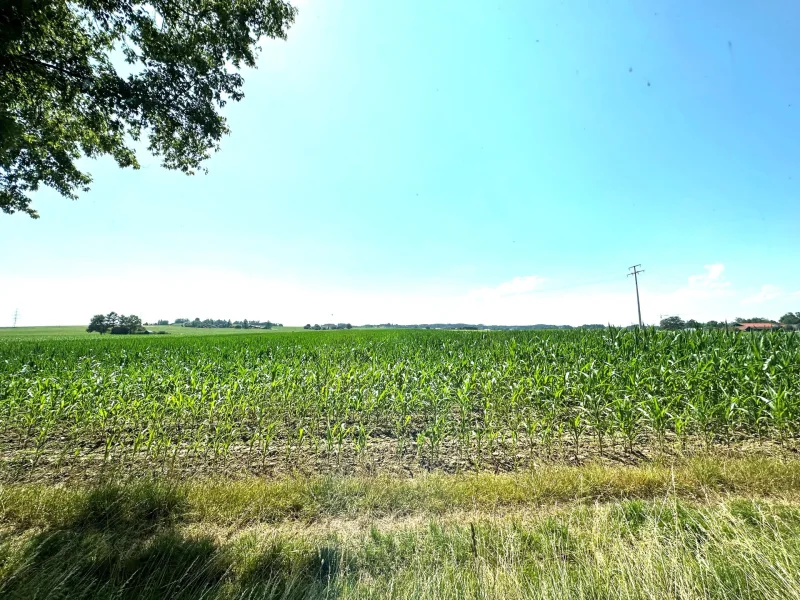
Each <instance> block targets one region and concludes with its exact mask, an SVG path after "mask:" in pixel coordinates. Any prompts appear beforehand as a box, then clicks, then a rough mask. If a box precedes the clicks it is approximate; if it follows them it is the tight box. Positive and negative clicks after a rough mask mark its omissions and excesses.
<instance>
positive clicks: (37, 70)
mask: <svg viewBox="0 0 800 600" xmlns="http://www.w3.org/2000/svg"><path fill="white" fill-rule="evenodd" d="M295 14H296V9H295V8H293V7H292V6H291V5H290V4H289V3H288V2H286V1H284V0H237V1H236V2H231V1H229V0H151V1H150V2H148V3H138V2H133V1H130V0H73V1H71V2H67V1H66V0H0V209H2V210H3V212H5V213H9V214H10V213H15V212H24V213H27V214H28V215H30V216H31V217H34V218H36V217H37V216H38V214H37V212H36V211H35V210H34V209H33V208H31V206H30V203H31V199H30V197H29V193H30V192H32V191H35V190H37V189H38V188H39V187H40V186H41V185H46V186H49V187H51V188H54V189H55V190H57V191H58V192H59V193H60V194H62V195H63V196H66V197H68V198H72V199H74V198H76V197H77V192H79V191H82V190H86V189H88V185H89V183H90V182H91V176H90V175H89V174H88V173H86V172H83V171H81V170H80V169H79V168H78V167H77V165H76V161H77V160H78V159H79V158H80V157H81V156H87V157H98V156H101V155H109V156H111V157H113V158H114V160H115V161H116V162H117V164H118V165H119V166H120V167H133V168H138V166H139V163H138V162H137V159H136V154H135V152H134V149H133V144H134V143H135V142H136V141H138V140H140V139H142V138H146V139H147V142H148V149H149V151H150V152H151V153H152V154H154V155H156V156H159V157H161V158H162V163H163V165H164V166H165V167H166V168H168V169H177V170H180V171H183V172H184V173H187V174H192V173H194V172H196V171H197V170H198V169H201V165H202V162H203V161H204V160H205V159H206V158H207V157H208V156H209V155H210V154H211V152H212V151H215V150H216V149H217V148H218V146H219V142H220V139H221V138H222V136H223V135H224V134H225V133H227V132H228V127H227V124H226V121H225V118H224V117H223V116H222V115H221V114H220V112H219V111H220V109H221V108H222V107H223V106H224V105H225V104H226V102H228V101H229V100H234V101H238V100H241V99H242V98H243V96H244V95H243V93H242V84H243V79H242V77H241V75H240V74H239V69H240V68H241V67H243V66H248V67H254V66H255V60H256V56H257V52H258V50H259V47H258V43H259V40H260V39H262V38H264V37H268V38H281V39H285V37H286V32H287V30H288V28H289V27H290V25H291V24H292V23H293V21H294V17H295Z"/></svg>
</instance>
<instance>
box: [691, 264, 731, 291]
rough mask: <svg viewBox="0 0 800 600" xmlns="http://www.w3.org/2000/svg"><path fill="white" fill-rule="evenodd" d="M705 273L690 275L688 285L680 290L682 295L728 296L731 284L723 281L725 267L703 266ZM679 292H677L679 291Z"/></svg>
mask: <svg viewBox="0 0 800 600" xmlns="http://www.w3.org/2000/svg"><path fill="white" fill-rule="evenodd" d="M704 268H705V270H706V272H705V273H703V274H702V275H690V276H689V283H688V285H687V286H686V287H685V288H681V290H683V292H684V293H690V294H695V295H697V294H699V295H708V294H717V295H730V294H731V293H732V292H731V289H730V288H731V283H730V281H727V280H726V279H725V265H723V264H721V263H714V264H710V265H705V267H704ZM681 290H679V291H681Z"/></svg>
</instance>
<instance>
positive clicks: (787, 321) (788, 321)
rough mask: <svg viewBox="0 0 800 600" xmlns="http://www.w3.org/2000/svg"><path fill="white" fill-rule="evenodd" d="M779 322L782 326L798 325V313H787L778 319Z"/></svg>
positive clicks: (799, 319) (799, 314) (799, 315)
mask: <svg viewBox="0 0 800 600" xmlns="http://www.w3.org/2000/svg"><path fill="white" fill-rule="evenodd" d="M780 322H781V323H783V324H784V325H800V312H796V313H792V312H787V313H786V314H785V315H783V316H782V317H781V318H780Z"/></svg>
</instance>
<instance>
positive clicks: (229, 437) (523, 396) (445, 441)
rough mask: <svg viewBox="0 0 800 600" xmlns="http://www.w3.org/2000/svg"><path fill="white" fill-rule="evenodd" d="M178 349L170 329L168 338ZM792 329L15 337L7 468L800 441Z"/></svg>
mask: <svg viewBox="0 0 800 600" xmlns="http://www.w3.org/2000/svg"><path fill="white" fill-rule="evenodd" d="M165 338H166V336H165ZM798 380H800V338H798V337H797V336H793V335H785V334H781V333H776V334H768V335H755V336H753V335H741V334H731V333H728V334H726V333H724V332H694V333H665V332H657V331H651V330H643V331H633V332H628V331H619V330H609V331H604V332H579V331H578V332H563V331H557V332H540V333H529V332H516V333H503V332H491V333H471V332H435V331H365V332H320V333H309V332H305V333H298V334H282V335H247V336H197V337H187V338H181V339H162V338H158V339H153V338H152V336H151V337H149V338H147V339H144V338H129V339H124V340H120V339H108V338H99V337H92V338H84V339H71V340H63V341H58V340H54V341H46V340H45V341H17V342H0V400H2V405H0V410H1V411H2V412H0V422H1V423H2V430H1V431H0V436H2V439H3V440H4V442H5V447H6V449H7V450H6V454H5V461H4V463H5V464H4V470H5V474H6V476H11V477H16V476H17V474H15V471H16V470H18V468H24V472H25V473H27V474H29V475H31V474H35V473H37V472H38V471H37V470H45V471H47V470H50V471H52V470H53V469H72V468H74V466H75V465H83V466H84V467H85V466H86V465H91V466H92V467H98V466H103V465H115V466H120V467H126V468H133V469H135V468H137V465H147V466H149V467H151V468H152V467H153V466H163V467H164V468H177V469H181V470H184V471H186V470H188V471H189V472H191V471H192V470H193V469H198V470H202V469H204V468H207V467H209V465H213V468H214V469H217V468H219V467H220V466H224V467H225V468H227V469H230V470H233V471H236V470H242V469H244V470H249V471H256V472H267V473H271V472H274V471H276V470H284V471H285V470H291V469H298V468H299V469H301V470H306V471H324V472H329V471H331V470H337V469H338V470H342V469H344V470H353V469H359V468H360V469H366V470H373V471H374V470H383V469H388V470H396V469H398V468H401V467H402V468H403V469H411V470H416V469H419V468H423V469H428V470H430V469H437V468H438V469H444V470H449V471H454V470H463V469H478V470H481V469H491V470H495V471H497V470H503V471H506V470H513V469H516V468H519V467H524V466H526V465H530V464H533V463H536V462H537V461H541V460H558V459H572V460H580V459H581V457H582V456H584V455H586V454H587V453H589V454H593V455H595V456H597V457H618V458H619V459H621V460H622V459H624V458H625V457H628V458H632V457H636V456H641V454H642V453H648V454H652V453H653V452H656V451H664V452H666V451H670V452H680V451H686V450H691V449H692V448H696V447H697V446H698V445H700V446H703V447H705V448H712V447H720V446H721V447H725V446H730V445H732V444H733V445H735V444H737V443H741V442H750V443H764V442H770V443H777V444H780V445H784V446H786V445H788V446H793V444H794V439H795V436H796V434H797V432H798V428H800V396H799V395H798V385H797V382H798Z"/></svg>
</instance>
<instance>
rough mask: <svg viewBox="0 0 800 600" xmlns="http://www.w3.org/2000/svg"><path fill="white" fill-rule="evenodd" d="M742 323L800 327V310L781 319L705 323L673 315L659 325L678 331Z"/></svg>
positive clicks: (754, 318)
mask: <svg viewBox="0 0 800 600" xmlns="http://www.w3.org/2000/svg"><path fill="white" fill-rule="evenodd" d="M740 323H771V324H773V325H775V326H782V327H783V328H784V329H789V330H792V329H800V312H796V313H791V312H789V313H786V314H785V315H783V316H782V317H781V318H780V320H779V321H773V320H772V319H765V318H764V317H750V318H749V319H745V318H742V317H737V318H736V319H734V320H733V321H731V322H728V321H706V322H705V323H701V322H699V321H696V320H694V319H689V320H687V321H684V320H683V319H681V318H680V317H678V316H671V317H665V318H663V319H661V322H660V323H659V327H660V328H661V329H666V330H668V331H678V330H681V329H720V328H723V327H728V326H731V325H734V326H735V325H739V324H740Z"/></svg>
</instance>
